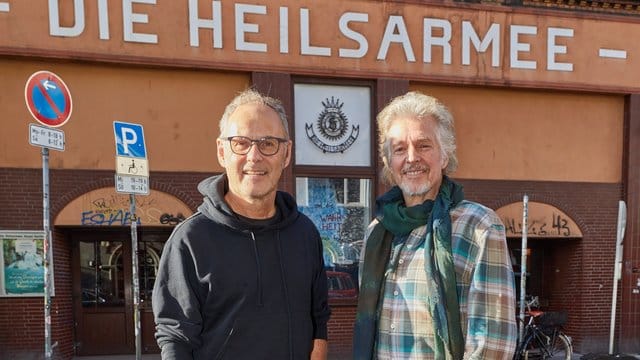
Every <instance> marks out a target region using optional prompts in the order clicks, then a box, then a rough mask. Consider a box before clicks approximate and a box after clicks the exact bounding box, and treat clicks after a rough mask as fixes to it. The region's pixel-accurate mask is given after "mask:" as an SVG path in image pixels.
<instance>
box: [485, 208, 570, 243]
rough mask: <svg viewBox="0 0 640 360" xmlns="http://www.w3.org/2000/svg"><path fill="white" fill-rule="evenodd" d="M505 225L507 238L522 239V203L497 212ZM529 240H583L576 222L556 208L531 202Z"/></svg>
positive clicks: (528, 221)
mask: <svg viewBox="0 0 640 360" xmlns="http://www.w3.org/2000/svg"><path fill="white" fill-rule="evenodd" d="M496 213H497V214H498V216H500V219H502V222H503V223H504V226H505V230H506V233H507V237H522V231H523V226H522V202H518V203H512V204H509V205H507V206H503V207H501V208H500V209H498V210H496ZM527 237H529V238H581V237H582V232H581V231H580V228H579V227H578V225H577V224H576V222H575V221H574V220H573V219H572V218H571V217H570V216H568V215H567V214H565V213H564V212H563V211H562V210H560V209H558V208H556V207H555V206H552V205H549V204H544V203H539V202H535V201H530V202H529V207H528V212H527Z"/></svg>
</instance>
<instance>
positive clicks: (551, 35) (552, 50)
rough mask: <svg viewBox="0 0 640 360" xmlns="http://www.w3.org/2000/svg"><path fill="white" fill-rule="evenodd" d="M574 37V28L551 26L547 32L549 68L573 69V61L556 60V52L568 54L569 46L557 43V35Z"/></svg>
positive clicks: (556, 69) (558, 69) (557, 69)
mask: <svg viewBox="0 0 640 360" xmlns="http://www.w3.org/2000/svg"><path fill="white" fill-rule="evenodd" d="M558 36H564V37H571V38H572V37H573V29H564V28H553V27H552V28H549V30H548V33H547V70H555V71H573V64H572V63H560V62H556V57H555V54H566V53H567V47H566V46H564V45H556V37H558Z"/></svg>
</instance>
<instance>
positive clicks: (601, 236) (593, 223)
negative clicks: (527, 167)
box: [0, 169, 623, 359]
mask: <svg viewBox="0 0 640 360" xmlns="http://www.w3.org/2000/svg"><path fill="white" fill-rule="evenodd" d="M41 173H42V171H41V170H38V169H0V179H2V181H0V193H1V194H3V195H2V198H1V204H0V205H1V206H0V228H1V229H4V230H9V229H11V230H33V229H39V228H41V224H42V207H41V205H42V184H41ZM208 175H209V174H201V173H200V174H199V173H153V174H151V179H152V181H151V186H152V188H153V189H156V190H161V191H164V192H167V193H170V194H172V195H174V196H176V197H178V198H179V199H181V200H182V201H183V202H185V203H186V204H188V205H189V206H190V207H191V208H192V209H195V208H196V206H197V204H198V203H199V201H200V195H199V194H198V193H197V190H196V185H197V183H198V182H199V181H200V180H201V179H203V178H205V177H206V176H208ZM462 183H463V184H464V186H465V190H466V191H465V192H466V197H467V198H468V199H471V200H475V201H479V202H481V203H483V204H485V205H487V206H489V207H491V208H494V209H497V208H499V207H501V206H504V205H506V204H509V203H513V202H520V201H522V196H523V195H524V194H528V195H529V198H530V200H531V201H538V202H544V203H548V204H550V205H553V206H555V207H557V208H559V209H561V210H562V211H564V212H565V213H566V214H568V215H569V216H571V217H572V219H573V220H574V221H576V223H577V224H578V225H579V226H580V228H581V231H582V233H583V237H582V238H581V239H574V240H563V241H558V240H542V239H540V240H531V241H546V242H547V243H546V244H545V245H543V246H551V247H552V248H553V251H550V252H549V254H551V255H550V256H549V257H548V258H547V259H545V263H544V269H543V270H542V271H543V291H544V292H545V293H546V294H547V295H548V298H549V308H550V309H558V310H559V309H564V310H567V311H568V313H569V323H568V326H567V333H568V334H569V335H570V336H571V337H572V338H573V339H574V346H575V350H576V351H578V352H581V353H585V352H589V351H591V350H593V349H603V348H606V344H607V343H608V334H609V316H610V307H611V291H612V282H611V278H612V276H613V259H614V246H613V244H614V241H615V229H616V218H617V202H618V200H619V199H620V198H622V197H623V188H622V186H621V185H616V184H592V183H561V182H527V181H523V182H518V181H474V180H464V181H462ZM50 184H51V209H52V211H51V218H52V219H54V218H55V216H56V213H57V212H59V211H60V210H61V209H62V208H64V206H65V204H66V203H68V202H69V201H71V200H72V199H73V198H75V197H77V196H79V195H81V194H83V193H84V192H87V191H90V190H92V189H96V188H100V187H104V186H113V175H112V173H111V172H104V171H60V170H53V171H51V174H50ZM96 231H99V229H98V228H96ZM53 239H54V241H53V253H54V274H55V291H56V296H55V297H54V298H53V301H52V311H51V314H52V333H53V337H52V343H54V344H55V343H57V346H56V347H55V349H54V351H55V354H56V356H58V357H60V358H65V359H68V358H70V357H71V356H72V355H73V353H74V348H73V342H74V326H73V324H74V318H73V311H72V302H73V299H72V296H71V275H70V274H71V270H70V268H71V250H70V245H69V244H68V243H67V242H66V241H65V233H64V229H59V228H54V236H53ZM552 243H553V244H552ZM532 271H533V270H532ZM332 308H333V316H332V318H331V321H330V329H329V338H330V353H331V358H332V359H341V358H348V357H349V354H350V352H351V332H352V329H353V319H354V317H355V303H351V304H349V303H332ZM618 314H619V312H618ZM43 329H44V325H43V301H42V299H41V298H0V349H2V350H1V351H0V357H2V358H6V357H9V358H10V354H22V355H21V356H24V355H25V354H35V353H41V352H42V351H43V349H42V348H43V343H44V340H43V339H44V330H43Z"/></svg>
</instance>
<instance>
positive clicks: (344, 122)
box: [293, 84, 371, 166]
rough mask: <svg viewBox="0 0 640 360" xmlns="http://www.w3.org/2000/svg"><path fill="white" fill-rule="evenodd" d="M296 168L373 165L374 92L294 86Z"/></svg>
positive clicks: (334, 87)
mask: <svg viewBox="0 0 640 360" xmlns="http://www.w3.org/2000/svg"><path fill="white" fill-rule="evenodd" d="M293 91H294V92H293V94H294V95H293V96H294V104H295V105H294V106H295V119H296V122H295V126H296V165H324V166H370V164H371V156H370V155H369V154H371V140H370V134H371V89H370V88H369V87H365V86H335V85H312V84H295V85H294V87H293Z"/></svg>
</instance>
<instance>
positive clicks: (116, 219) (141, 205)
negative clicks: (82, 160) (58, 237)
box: [55, 188, 192, 226]
mask: <svg viewBox="0 0 640 360" xmlns="http://www.w3.org/2000/svg"><path fill="white" fill-rule="evenodd" d="M191 213H192V211H191V210H190V209H189V208H188V207H187V206H186V205H185V204H184V203H183V202H181V201H180V200H179V199H177V198H175V197H173V196H171V195H169V194H166V193H162V192H159V191H155V190H151V192H150V194H149V195H148V196H136V208H135V216H134V214H131V211H130V204H129V196H128V195H123V194H119V193H116V192H115V190H114V189H113V188H102V189H98V190H94V191H91V192H88V193H86V194H84V195H82V196H80V197H78V198H76V199H75V200H73V201H72V202H70V203H69V204H68V205H67V206H66V207H65V208H64V209H63V210H62V211H61V212H60V214H59V215H58V216H57V217H56V221H55V225H86V226H128V225H131V223H132V221H136V223H137V224H138V225H164V226H174V225H177V224H178V223H180V222H181V221H183V220H184V219H186V218H187V217H188V216H189V215H191Z"/></svg>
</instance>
